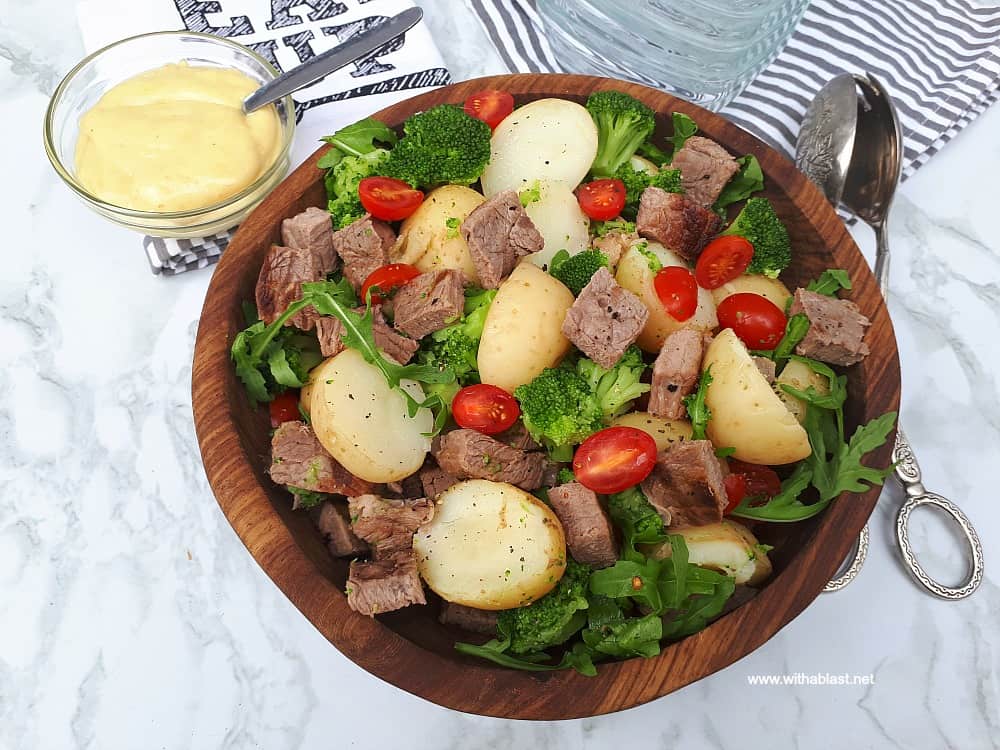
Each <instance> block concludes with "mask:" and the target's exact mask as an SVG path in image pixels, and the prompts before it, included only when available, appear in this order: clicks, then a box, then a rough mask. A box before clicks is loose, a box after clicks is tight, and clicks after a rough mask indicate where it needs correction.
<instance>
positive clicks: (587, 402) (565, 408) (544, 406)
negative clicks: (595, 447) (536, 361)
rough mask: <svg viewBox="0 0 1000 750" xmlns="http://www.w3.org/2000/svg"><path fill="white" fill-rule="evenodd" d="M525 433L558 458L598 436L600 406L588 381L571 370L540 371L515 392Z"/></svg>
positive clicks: (551, 369) (562, 368) (600, 414)
mask: <svg viewBox="0 0 1000 750" xmlns="http://www.w3.org/2000/svg"><path fill="white" fill-rule="evenodd" d="M514 397H515V398H516V399H517V400H518V402H519V403H520V405H521V418H522V419H523V420H524V426H525V427H527V428H528V432H529V433H530V434H531V436H532V437H533V438H534V439H535V440H537V441H538V442H539V443H542V444H543V445H545V446H547V447H548V448H549V449H550V451H551V450H553V449H562V450H556V452H557V454H559V455H560V456H561V455H562V454H564V453H565V452H566V451H567V450H568V449H569V448H570V447H571V446H573V445H576V444H578V443H581V442H583V440H584V439H586V438H587V437H589V436H590V435H592V434H593V433H595V432H597V431H598V430H599V429H601V427H603V424H602V421H601V419H602V416H603V414H602V412H601V406H600V404H599V403H598V401H597V398H596V397H595V396H594V394H593V393H592V392H591V390H590V388H589V386H588V385H587V381H586V380H584V379H583V377H581V376H580V374H579V373H578V372H576V370H574V369H572V368H570V367H557V368H550V369H546V370H542V372H541V373H540V374H539V375H538V376H537V377H535V379H534V380H532V381H531V382H530V383H527V384H525V385H522V386H518V388H517V389H516V390H515V391H514Z"/></svg>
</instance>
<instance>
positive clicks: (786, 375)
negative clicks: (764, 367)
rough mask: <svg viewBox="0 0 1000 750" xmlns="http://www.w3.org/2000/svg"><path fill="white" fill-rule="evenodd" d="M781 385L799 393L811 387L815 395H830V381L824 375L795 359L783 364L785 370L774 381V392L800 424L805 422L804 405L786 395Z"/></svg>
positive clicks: (795, 398)
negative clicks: (814, 390)
mask: <svg viewBox="0 0 1000 750" xmlns="http://www.w3.org/2000/svg"><path fill="white" fill-rule="evenodd" d="M782 384H785V385H790V386H791V387H792V388H795V389H796V390H799V391H804V390H806V389H808V388H809V387H810V386H812V387H813V388H815V389H816V392H817V393H821V394H823V395H824V396H825V395H828V394H829V393H830V380H829V378H827V377H826V375H821V374H820V373H818V372H816V371H815V370H814V369H812V368H811V367H810V366H809V365H807V364H806V363H805V362H800V361H799V360H797V359H791V360H789V361H788V362H787V363H786V364H785V369H784V370H782V371H781V374H780V375H778V377H777V378H776V379H775V381H774V392H775V393H777V394H778V398H780V399H781V400H782V402H783V403H784V404H785V406H786V407H787V408H788V411H790V412H791V413H792V414H794V415H795V418H796V419H797V420H799V423H800V424H801V423H802V422H805V420H806V403H805V401H803V400H802V399H800V398H798V397H797V396H793V395H792V394H791V393H787V392H786V391H785V389H784V388H782V387H781V386H782Z"/></svg>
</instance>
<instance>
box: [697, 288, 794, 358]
mask: <svg viewBox="0 0 1000 750" xmlns="http://www.w3.org/2000/svg"><path fill="white" fill-rule="evenodd" d="M715 312H716V314H717V315H718V316H719V326H720V327H722V328H732V329H733V333H735V334H736V335H737V336H739V338H740V341H742V342H743V343H744V344H746V345H747V347H748V348H750V349H773V348H774V347H776V346H777V345H778V342H779V341H781V337H782V336H784V335H785V325H786V324H787V323H788V321H787V320H786V319H785V313H783V312H782V311H781V308H779V307H778V306H777V305H776V304H774V303H773V302H771V300H769V299H767V298H766V297H761V296H760V295H759V294H753V293H751V292H740V293H739V294H732V295H730V296H728V297H726V298H725V299H724V300H722V302H720V303H719V306H718V307H717V308H716V310H715Z"/></svg>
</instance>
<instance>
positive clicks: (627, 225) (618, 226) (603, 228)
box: [590, 218, 635, 237]
mask: <svg viewBox="0 0 1000 750" xmlns="http://www.w3.org/2000/svg"><path fill="white" fill-rule="evenodd" d="M590 231H591V232H592V233H593V235H594V236H595V237H604V236H606V235H608V234H610V233H611V232H621V233H623V234H632V232H634V231H635V222H634V221H626V220H625V219H622V218H617V219H610V220H608V221H592V222H590Z"/></svg>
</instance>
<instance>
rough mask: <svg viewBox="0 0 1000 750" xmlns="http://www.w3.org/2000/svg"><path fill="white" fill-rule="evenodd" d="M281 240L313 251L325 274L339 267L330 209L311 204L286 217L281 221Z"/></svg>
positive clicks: (289, 244) (288, 244)
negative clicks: (288, 217) (300, 211)
mask: <svg viewBox="0 0 1000 750" xmlns="http://www.w3.org/2000/svg"><path fill="white" fill-rule="evenodd" d="M281 241H282V243H284V244H285V245H287V246H288V247H297V248H299V249H300V250H308V251H309V252H311V253H312V254H313V255H314V256H315V257H316V260H317V262H318V263H319V267H320V270H321V271H322V272H323V275H324V276H325V275H326V274H328V273H330V272H331V271H335V270H336V269H337V253H336V252H334V249H333V222H332V221H331V219H330V213H329V211H324V210H323V209H322V208H316V207H315V206H310V207H309V208H307V209H306V210H305V211H303V212H302V213H300V214H296V215H295V216H293V217H291V218H290V219H285V220H284V221H283V222H281Z"/></svg>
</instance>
